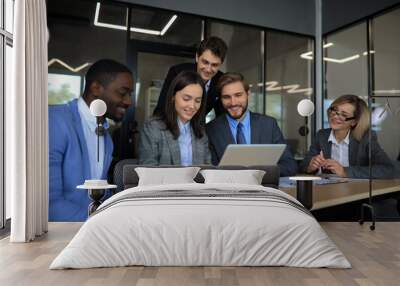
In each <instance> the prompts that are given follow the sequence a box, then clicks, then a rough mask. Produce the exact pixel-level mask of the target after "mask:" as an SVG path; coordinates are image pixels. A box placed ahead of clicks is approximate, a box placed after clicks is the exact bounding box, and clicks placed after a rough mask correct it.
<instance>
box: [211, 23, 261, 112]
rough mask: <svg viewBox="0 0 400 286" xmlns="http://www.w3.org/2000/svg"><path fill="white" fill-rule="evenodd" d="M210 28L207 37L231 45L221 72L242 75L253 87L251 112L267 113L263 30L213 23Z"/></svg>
mask: <svg viewBox="0 0 400 286" xmlns="http://www.w3.org/2000/svg"><path fill="white" fill-rule="evenodd" d="M207 27H208V28H207V31H206V35H207V37H210V36H217V37H220V38H221V39H223V40H224V41H225V42H226V44H227V45H228V52H227V55H226V57H225V61H224V63H223V65H222V66H221V70H222V71H224V72H228V71H229V72H239V73H241V74H243V76H244V78H245V79H246V81H247V82H248V83H249V85H250V94H251V96H250V98H249V109H250V110H252V111H255V112H260V113H262V112H263V111H264V110H263V103H264V94H263V92H262V86H260V84H262V82H263V71H262V68H263V56H262V53H261V43H262V33H263V32H262V30H261V29H256V28H251V27H247V26H243V25H232V24H224V23H220V22H214V21H207Z"/></svg>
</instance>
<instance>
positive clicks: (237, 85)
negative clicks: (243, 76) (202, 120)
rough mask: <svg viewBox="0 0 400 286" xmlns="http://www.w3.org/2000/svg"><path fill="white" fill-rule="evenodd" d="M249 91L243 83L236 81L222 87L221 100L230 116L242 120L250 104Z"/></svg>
mask: <svg viewBox="0 0 400 286" xmlns="http://www.w3.org/2000/svg"><path fill="white" fill-rule="evenodd" d="M248 100H249V93H248V92H246V90H245V88H244V86H243V83H242V82H241V81H236V82H233V83H229V84H227V85H225V86H224V87H223V88H222V89H221V102H222V105H223V107H224V109H225V110H226V112H227V113H228V115H229V116H230V117H232V118H233V119H236V120H240V119H241V118H242V117H243V115H244V114H245V112H246V110H247V106H248Z"/></svg>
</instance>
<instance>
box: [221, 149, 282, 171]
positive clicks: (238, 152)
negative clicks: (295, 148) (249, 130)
mask: <svg viewBox="0 0 400 286" xmlns="http://www.w3.org/2000/svg"><path fill="white" fill-rule="evenodd" d="M285 148H286V144H229V145H228V147H227V148H226V149H225V152H224V155H222V158H221V161H220V162H219V164H218V166H228V165H239V166H246V167H247V166H256V165H262V166H271V165H277V164H278V161H279V159H280V158H281V156H282V153H283V151H284V150H285Z"/></svg>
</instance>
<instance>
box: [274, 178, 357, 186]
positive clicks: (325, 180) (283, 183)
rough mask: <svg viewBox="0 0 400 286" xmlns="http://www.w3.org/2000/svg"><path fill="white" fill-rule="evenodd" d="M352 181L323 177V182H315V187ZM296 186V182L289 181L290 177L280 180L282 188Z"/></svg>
mask: <svg viewBox="0 0 400 286" xmlns="http://www.w3.org/2000/svg"><path fill="white" fill-rule="evenodd" d="M349 181H350V180H349V179H347V178H340V177H333V176H332V177H324V176H321V180H315V181H313V182H314V185H329V184H339V183H346V182H349ZM295 186H296V181H293V180H289V177H281V178H280V180H279V187H280V188H292V187H295Z"/></svg>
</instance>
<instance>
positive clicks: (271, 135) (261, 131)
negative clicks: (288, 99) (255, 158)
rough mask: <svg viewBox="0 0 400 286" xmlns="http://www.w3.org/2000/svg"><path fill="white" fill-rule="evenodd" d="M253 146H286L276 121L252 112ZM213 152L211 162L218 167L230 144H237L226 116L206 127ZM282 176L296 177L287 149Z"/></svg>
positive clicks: (292, 161)
mask: <svg viewBox="0 0 400 286" xmlns="http://www.w3.org/2000/svg"><path fill="white" fill-rule="evenodd" d="M250 126H251V143H252V144H286V142H285V139H284V138H283V135H282V132H281V130H280V128H279V126H278V124H277V122H276V120H275V119H274V118H272V117H270V116H266V115H262V114H258V113H252V112H250ZM206 130H207V135H208V141H209V144H210V150H211V162H212V163H213V164H214V165H217V164H218V163H219V161H220V160H221V158H222V155H223V154H224V152H225V149H226V147H227V146H228V145H229V144H235V139H234V138H233V136H232V132H231V129H230V128H229V122H228V119H227V118H226V115H225V114H224V115H221V116H219V117H218V118H216V119H214V120H213V121H211V122H210V123H208V124H207V126H206ZM278 166H279V169H280V175H281V176H291V175H295V174H296V171H297V164H296V161H295V160H294V159H293V156H292V154H291V153H290V151H289V148H288V147H286V149H285V151H284V152H283V154H282V157H281V158H280V160H279V162H278Z"/></svg>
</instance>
